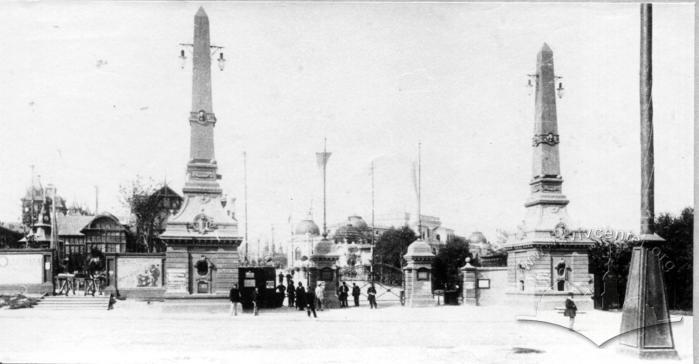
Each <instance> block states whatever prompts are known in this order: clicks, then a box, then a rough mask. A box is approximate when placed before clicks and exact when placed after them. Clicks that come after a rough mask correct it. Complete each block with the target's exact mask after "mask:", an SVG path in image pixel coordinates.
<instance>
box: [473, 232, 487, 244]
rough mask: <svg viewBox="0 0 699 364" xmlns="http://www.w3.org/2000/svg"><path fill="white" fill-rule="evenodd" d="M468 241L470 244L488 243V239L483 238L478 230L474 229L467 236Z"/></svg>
mask: <svg viewBox="0 0 699 364" xmlns="http://www.w3.org/2000/svg"><path fill="white" fill-rule="evenodd" d="M468 241H469V242H470V243H472V244H488V239H486V238H485V235H483V233H482V232H480V231H474V232H473V233H471V236H469V237H468Z"/></svg>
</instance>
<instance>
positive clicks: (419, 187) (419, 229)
mask: <svg viewBox="0 0 699 364" xmlns="http://www.w3.org/2000/svg"><path fill="white" fill-rule="evenodd" d="M417 235H418V236H419V238H420V239H422V142H419V143H417Z"/></svg>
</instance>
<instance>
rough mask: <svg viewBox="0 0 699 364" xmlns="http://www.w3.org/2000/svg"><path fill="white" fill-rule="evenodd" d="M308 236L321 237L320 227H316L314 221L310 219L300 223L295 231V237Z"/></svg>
mask: <svg viewBox="0 0 699 364" xmlns="http://www.w3.org/2000/svg"><path fill="white" fill-rule="evenodd" d="M306 234H310V235H312V236H318V235H320V229H319V228H318V225H316V223H315V222H313V220H311V219H310V217H309V218H308V219H306V220H301V221H299V223H298V224H296V228H295V229H294V235H306Z"/></svg>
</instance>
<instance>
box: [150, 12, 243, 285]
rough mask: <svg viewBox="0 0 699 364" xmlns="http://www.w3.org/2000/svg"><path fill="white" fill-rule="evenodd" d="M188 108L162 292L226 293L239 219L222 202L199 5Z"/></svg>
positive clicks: (233, 271) (205, 31)
mask: <svg viewBox="0 0 699 364" xmlns="http://www.w3.org/2000/svg"><path fill="white" fill-rule="evenodd" d="M192 46H193V57H192V63H193V67H192V68H193V73H192V110H191V112H190V113H189V125H190V145H189V148H190V149H189V150H190V159H189V162H188V163H187V179H186V182H185V185H184V188H183V190H182V192H183V193H184V202H183V204H182V208H181V210H180V211H179V212H178V213H177V214H175V215H174V216H172V217H171V218H170V219H169V220H168V222H167V226H166V230H165V232H164V233H163V234H161V235H160V239H161V240H162V241H163V242H164V243H165V244H167V252H166V262H165V267H166V275H167V282H166V289H167V292H166V294H167V295H171V296H172V295H174V296H178V295H188V294H209V295H211V294H218V295H223V294H225V293H226V292H227V291H228V290H229V289H230V287H231V286H232V284H233V283H237V280H238V264H239V256H238V251H237V248H238V246H239V245H240V243H241V242H242V237H240V236H239V234H238V222H237V221H236V220H235V219H234V218H233V217H231V216H229V215H228V214H227V213H226V212H225V210H224V208H223V204H222V190H221V186H220V185H219V183H218V180H219V179H220V178H221V176H220V175H218V174H217V169H218V167H217V163H216V159H215V156H214V126H215V125H216V116H215V115H214V112H213V106H212V101H211V52H210V48H211V44H210V41H209V18H208V16H207V15H206V12H205V11H204V9H203V8H199V11H197V14H196V15H195V16H194V42H193V45H192Z"/></svg>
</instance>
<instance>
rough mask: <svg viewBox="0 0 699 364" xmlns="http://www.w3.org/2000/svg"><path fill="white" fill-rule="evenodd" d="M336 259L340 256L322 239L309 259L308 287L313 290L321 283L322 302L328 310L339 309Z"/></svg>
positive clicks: (331, 245)
mask: <svg viewBox="0 0 699 364" xmlns="http://www.w3.org/2000/svg"><path fill="white" fill-rule="evenodd" d="M338 258H340V256H339V255H338V254H337V253H336V252H335V244H333V243H332V242H331V241H330V240H327V239H322V240H320V241H319V242H318V243H316V245H315V246H314V247H313V254H311V258H310V261H311V265H310V267H309V270H310V279H309V282H308V287H314V288H315V287H316V285H317V284H318V283H319V282H321V283H323V286H324V298H323V300H324V304H325V306H326V307H328V308H336V307H340V300H339V299H338V298H337V285H338V277H337V266H336V263H337V259H338ZM308 287H307V288H308ZM324 308H325V307H324Z"/></svg>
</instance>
